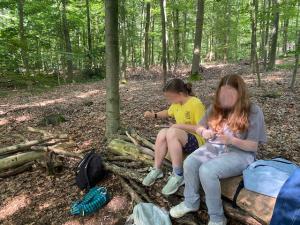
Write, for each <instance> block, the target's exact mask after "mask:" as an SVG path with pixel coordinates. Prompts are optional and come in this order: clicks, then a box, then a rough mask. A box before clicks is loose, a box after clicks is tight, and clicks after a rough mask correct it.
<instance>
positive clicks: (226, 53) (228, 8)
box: [223, 0, 231, 63]
mask: <svg viewBox="0 0 300 225" xmlns="http://www.w3.org/2000/svg"><path fill="white" fill-rule="evenodd" d="M230 16H231V4H230V1H229V0H227V2H226V28H227V29H226V33H225V41H224V55H223V62H224V63H227V62H228V58H229V57H228V56H229V50H228V49H229V36H230V26H231V19H230Z"/></svg>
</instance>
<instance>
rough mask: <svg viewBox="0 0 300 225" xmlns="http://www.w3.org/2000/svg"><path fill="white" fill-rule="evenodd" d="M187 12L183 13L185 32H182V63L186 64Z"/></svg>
mask: <svg viewBox="0 0 300 225" xmlns="http://www.w3.org/2000/svg"><path fill="white" fill-rule="evenodd" d="M186 21H187V12H183V32H182V44H181V52H182V61H183V62H184V63H186V62H187V60H186V57H185V53H186V36H187V35H186V33H187V24H186Z"/></svg>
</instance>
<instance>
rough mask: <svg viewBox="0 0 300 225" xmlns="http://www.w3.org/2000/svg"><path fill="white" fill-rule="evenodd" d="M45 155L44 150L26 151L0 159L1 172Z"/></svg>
mask: <svg viewBox="0 0 300 225" xmlns="http://www.w3.org/2000/svg"><path fill="white" fill-rule="evenodd" d="M43 156H44V152H42V151H31V152H25V153H18V154H16V155H12V156H8V157H6V158H3V159H0V172H2V171H4V170H7V169H10V168H14V167H18V166H21V165H23V164H25V163H28V162H31V161H34V160H37V159H41V158H43Z"/></svg>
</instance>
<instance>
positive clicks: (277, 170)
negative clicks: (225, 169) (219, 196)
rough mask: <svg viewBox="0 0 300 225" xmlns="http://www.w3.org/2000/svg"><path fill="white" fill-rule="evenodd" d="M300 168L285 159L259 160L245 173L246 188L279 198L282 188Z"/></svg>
mask: <svg viewBox="0 0 300 225" xmlns="http://www.w3.org/2000/svg"><path fill="white" fill-rule="evenodd" d="M297 168H298V166H296V165H295V164H294V163H292V162H290V161H288V160H286V159H283V158H275V159H271V160H257V161H255V162H253V163H252V164H250V165H249V166H248V167H247V168H246V169H245V170H244V171H243V180H244V186H245V188H246V189H248V190H250V191H254V192H257V193H260V194H264V195H267V196H271V197H275V198H276V197H277V195H278V193H279V191H280V189H281V187H282V186H283V184H284V183H285V182H286V181H287V179H288V178H289V177H290V175H291V174H292V173H293V172H294V171H295V170H296V169H297Z"/></svg>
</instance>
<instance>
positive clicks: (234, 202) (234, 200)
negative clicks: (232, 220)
mask: <svg viewBox="0 0 300 225" xmlns="http://www.w3.org/2000/svg"><path fill="white" fill-rule="evenodd" d="M243 188H244V180H241V181H240V183H239V186H238V187H237V189H236V191H235V194H234V196H233V199H232V207H233V208H237V207H238V206H237V204H236V200H237V198H238V196H239V193H240V192H241V190H242V189H243Z"/></svg>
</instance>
